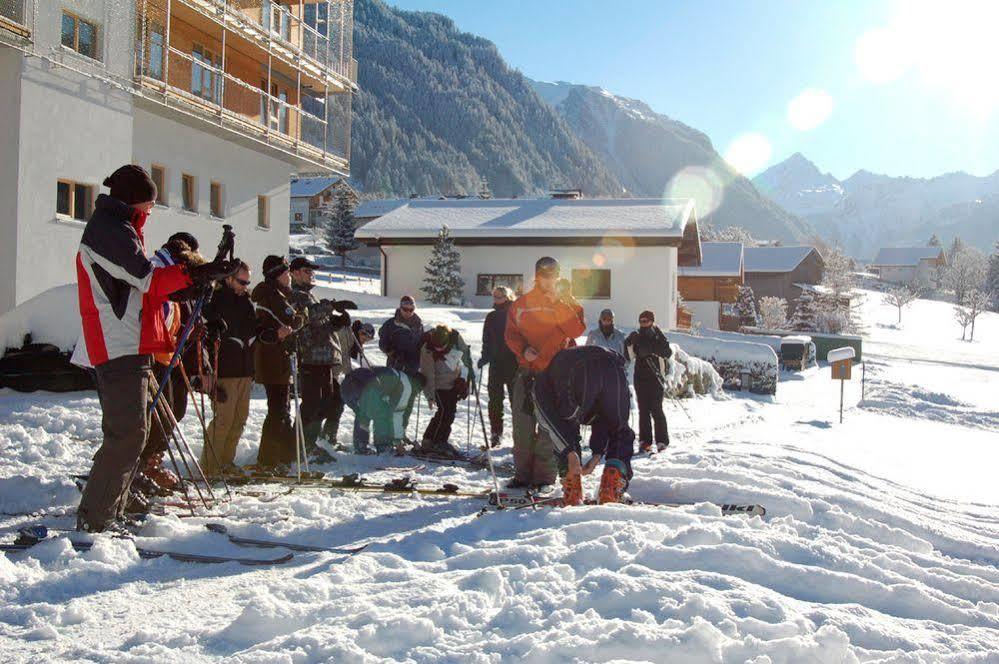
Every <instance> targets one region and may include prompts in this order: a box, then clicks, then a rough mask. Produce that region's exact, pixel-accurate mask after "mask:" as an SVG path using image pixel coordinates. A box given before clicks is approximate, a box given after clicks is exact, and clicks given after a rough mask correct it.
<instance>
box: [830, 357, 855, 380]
mask: <svg viewBox="0 0 999 664" xmlns="http://www.w3.org/2000/svg"><path fill="white" fill-rule="evenodd" d="M852 369H853V360H839V361H838V362H833V363H832V378H833V380H850V374H851V370H852Z"/></svg>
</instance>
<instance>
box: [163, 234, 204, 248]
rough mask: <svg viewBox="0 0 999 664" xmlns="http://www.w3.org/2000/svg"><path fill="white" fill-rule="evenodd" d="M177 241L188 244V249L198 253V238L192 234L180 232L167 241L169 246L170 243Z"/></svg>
mask: <svg viewBox="0 0 999 664" xmlns="http://www.w3.org/2000/svg"><path fill="white" fill-rule="evenodd" d="M177 240H179V241H181V242H183V243H184V244H186V245H187V246H188V248H190V249H191V251H197V250H198V238H196V237H194V236H193V235H191V234H190V233H188V232H186V231H179V232H177V233H174V234H173V235H171V236H170V238H169V239H168V240H167V244H170V243H172V242H175V241H177Z"/></svg>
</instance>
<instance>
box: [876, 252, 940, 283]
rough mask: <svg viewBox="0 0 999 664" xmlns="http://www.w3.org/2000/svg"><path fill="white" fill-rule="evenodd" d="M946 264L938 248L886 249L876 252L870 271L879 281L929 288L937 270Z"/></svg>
mask: <svg viewBox="0 0 999 664" xmlns="http://www.w3.org/2000/svg"><path fill="white" fill-rule="evenodd" d="M946 264H947V258H946V255H945V254H944V252H943V249H941V248H940V247H891V248H887V247H886V248H883V249H881V250H880V251H878V255H877V258H875V259H874V262H873V263H872V264H871V269H872V270H873V271H874V272H876V273H877V274H878V275H879V277H880V278H881V281H887V282H889V283H893V284H912V285H916V286H929V285H931V284H933V283H934V281H935V280H936V274H937V270H938V269H939V268H941V267H943V266H945V265H946Z"/></svg>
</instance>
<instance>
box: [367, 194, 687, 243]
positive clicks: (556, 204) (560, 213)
mask: <svg viewBox="0 0 999 664" xmlns="http://www.w3.org/2000/svg"><path fill="white" fill-rule="evenodd" d="M694 219H695V216H694V202H693V201H692V200H686V199H684V200H663V199H659V198H650V199H638V198H583V199H579V200H560V199H550V198H535V199H531V198H518V199H496V198H494V199H489V200H481V199H464V200H411V201H406V203H405V204H404V205H402V206H400V207H398V208H396V209H395V210H393V211H392V212H389V213H387V214H385V215H384V216H382V217H379V218H378V219H375V220H374V221H372V222H371V223H369V224H367V225H365V226H363V227H361V228H359V229H358V230H357V235H356V237H357V238H358V239H369V240H373V239H376V238H380V237H381V238H429V237H435V236H436V235H437V233H438V232H439V231H440V229H441V226H443V225H444V224H447V226H448V228H449V229H450V231H451V235H452V236H454V237H466V238H494V237H518V236H535V237H556V236H558V237H603V236H606V235H614V236H620V235H627V236H636V237H669V238H682V237H683V231H684V228H685V227H686V226H687V223H688V222H690V221H692V220H694Z"/></svg>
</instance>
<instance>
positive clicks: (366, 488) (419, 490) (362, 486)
mask: <svg viewBox="0 0 999 664" xmlns="http://www.w3.org/2000/svg"><path fill="white" fill-rule="evenodd" d="M239 481H240V482H244V481H245V482H246V483H250V482H273V483H278V484H291V485H293V486H294V487H303V488H318V489H343V490H345V491H361V492H370V493H403V494H419V495H422V496H449V497H458V498H484V497H486V496H487V495H488V492H486V491H463V490H461V487H459V486H458V485H457V484H442V485H441V486H439V487H433V488H430V487H423V486H418V485H417V484H416V483H414V482H413V480H412V479H411V478H409V477H400V478H397V479H394V480H391V481H389V482H385V483H382V484H369V483H368V482H365V481H364V479H363V478H362V477H361V476H360V475H358V474H357V473H354V474H351V475H345V476H343V478H341V479H339V480H334V479H327V478H312V479H303V480H302V481H301V482H299V481H298V480H297V478H294V477H288V476H284V475H273V476H270V477H261V478H253V477H247V478H243V479H241V480H239ZM230 483H233V482H232V480H231V479H230Z"/></svg>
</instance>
